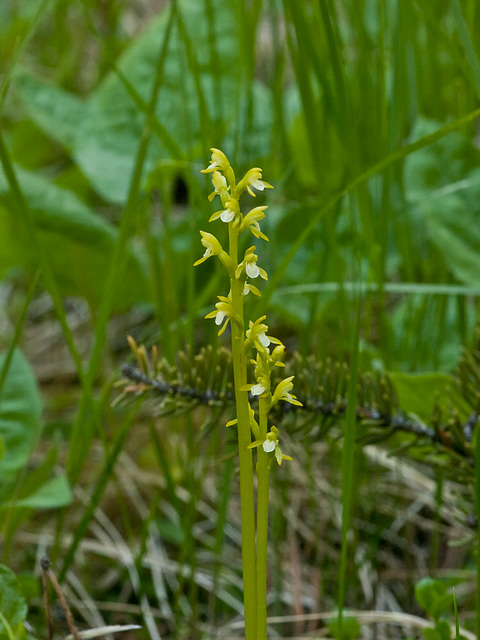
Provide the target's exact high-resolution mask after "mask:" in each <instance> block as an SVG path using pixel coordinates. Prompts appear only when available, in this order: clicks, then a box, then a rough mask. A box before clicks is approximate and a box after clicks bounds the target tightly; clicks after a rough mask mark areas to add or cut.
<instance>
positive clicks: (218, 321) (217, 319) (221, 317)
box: [215, 311, 227, 325]
mask: <svg viewBox="0 0 480 640" xmlns="http://www.w3.org/2000/svg"><path fill="white" fill-rule="evenodd" d="M226 315H227V314H226V313H225V312H224V311H219V312H218V313H217V315H216V316H215V324H217V325H220V324H222V322H223V320H224V318H225V316H226Z"/></svg>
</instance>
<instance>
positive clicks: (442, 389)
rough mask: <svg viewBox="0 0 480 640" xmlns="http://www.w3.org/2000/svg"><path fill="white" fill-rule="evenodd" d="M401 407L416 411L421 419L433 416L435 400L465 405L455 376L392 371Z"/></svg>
mask: <svg viewBox="0 0 480 640" xmlns="http://www.w3.org/2000/svg"><path fill="white" fill-rule="evenodd" d="M389 377H390V378H391V380H392V382H393V385H394V387H395V392H396V394H397V397H398V401H399V404H400V407H401V408H402V410H403V411H405V412H407V413H414V414H415V415H416V416H418V417H419V418H420V419H421V420H424V421H426V422H427V421H428V420H429V419H430V418H431V416H432V411H433V408H434V406H435V402H436V401H439V402H440V404H441V405H443V406H449V405H452V404H454V406H457V407H458V408H459V409H461V407H462V406H463V402H462V401H461V399H460V397H459V394H458V392H457V391H456V386H455V382H454V380H453V378H452V377H451V376H450V375H448V374H446V373H418V374H417V373H401V372H398V371H394V372H390V373H389Z"/></svg>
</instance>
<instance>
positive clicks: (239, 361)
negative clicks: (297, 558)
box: [229, 225, 257, 640]
mask: <svg viewBox="0 0 480 640" xmlns="http://www.w3.org/2000/svg"><path fill="white" fill-rule="evenodd" d="M229 238H230V257H231V258H232V260H233V263H234V264H238V237H237V232H236V231H235V230H234V229H232V225H229ZM242 287H243V285H242V283H241V282H239V281H238V280H236V279H231V280H230V291H231V296H232V304H233V306H234V308H235V310H236V312H237V314H238V317H239V319H238V320H237V321H234V320H232V322H231V323H230V324H231V327H232V359H233V375H234V384H235V402H236V406H237V429H238V455H239V461H240V508H241V532H242V564H243V602H244V607H245V640H257V635H256V615H257V588H256V560H255V502H254V491H253V462H252V452H251V450H250V449H248V445H249V444H250V443H251V441H252V438H251V434H250V415H249V408H250V406H249V403H248V392H247V391H240V387H241V386H243V385H245V384H247V361H246V355H245V348H244V326H243V291H242Z"/></svg>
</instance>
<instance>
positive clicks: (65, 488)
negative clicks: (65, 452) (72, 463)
mask: <svg viewBox="0 0 480 640" xmlns="http://www.w3.org/2000/svg"><path fill="white" fill-rule="evenodd" d="M71 501H72V491H71V489H70V485H69V483H68V480H67V477H66V476H65V475H61V476H57V477H56V478H51V479H50V480H47V481H46V482H44V483H43V484H42V485H41V486H40V487H39V488H38V490H37V491H34V492H33V493H31V494H30V495H28V496H25V497H24V498H19V499H18V500H15V507H16V508H17V507H18V508H20V507H23V508H29V509H58V508H59V507H66V506H67V505H69V504H70V503H71ZM4 506H5V507H8V504H5V505H3V504H0V508H2V507H4Z"/></svg>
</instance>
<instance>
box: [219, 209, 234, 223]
mask: <svg viewBox="0 0 480 640" xmlns="http://www.w3.org/2000/svg"><path fill="white" fill-rule="evenodd" d="M234 217H235V211H232V210H231V209H225V211H222V214H221V216H220V220H222V222H230V221H231V220H233V219H234Z"/></svg>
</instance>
